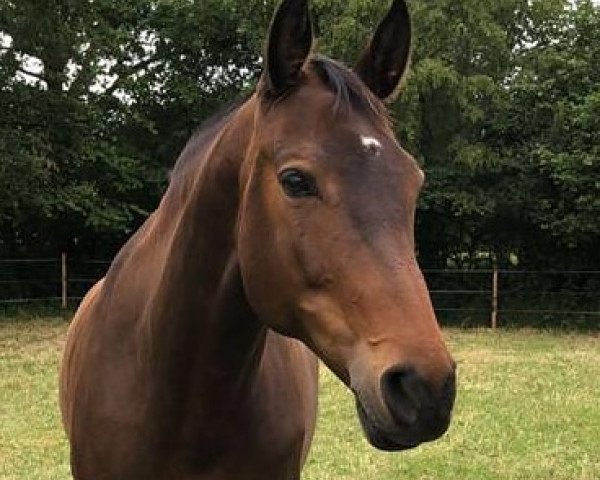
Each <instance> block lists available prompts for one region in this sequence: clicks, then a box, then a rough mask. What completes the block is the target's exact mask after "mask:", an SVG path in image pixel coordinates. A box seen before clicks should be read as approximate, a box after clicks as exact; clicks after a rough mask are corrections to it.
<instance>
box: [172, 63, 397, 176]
mask: <svg viewBox="0 0 600 480" xmlns="http://www.w3.org/2000/svg"><path fill="white" fill-rule="evenodd" d="M308 66H309V68H311V69H312V70H313V71H314V72H315V73H316V74H317V76H318V77H319V78H320V80H321V81H322V82H323V84H324V85H325V86H326V87H327V88H328V89H329V90H330V91H331V92H332V93H334V94H335V98H336V100H335V103H334V104H333V106H332V108H333V109H334V112H335V113H337V112H339V111H340V110H342V109H345V110H346V111H351V110H358V111H360V112H361V113H363V114H365V115H368V116H369V118H370V119H371V120H372V121H374V122H375V123H377V124H379V125H382V126H385V127H390V125H391V123H392V122H391V119H390V116H389V113H388V111H387V109H386V107H385V105H384V104H383V103H382V102H381V100H379V99H378V98H377V97H376V96H375V95H374V94H373V93H372V92H371V90H369V88H368V87H367V86H366V85H365V84H364V83H363V82H362V80H361V79H360V78H359V77H358V75H356V73H354V72H353V71H352V70H351V69H349V68H348V67H346V66H345V65H343V64H342V63H340V62H337V61H335V60H332V59H330V58H328V57H325V56H323V55H314V56H312V57H311V58H310V59H309V60H308ZM253 93H254V91H252V92H250V93H249V94H248V95H245V96H242V97H240V98H237V99H235V100H234V101H232V102H230V103H228V104H227V105H225V106H224V107H222V108H221V109H220V110H218V111H217V112H216V113H214V114H213V115H211V116H210V117H208V119H206V120H205V121H204V122H203V123H202V124H201V125H200V127H198V128H197V129H196V132H195V133H194V134H193V135H192V137H191V138H190V139H189V141H188V143H187V144H186V146H185V147H184V149H183V151H182V152H181V154H180V155H179V158H178V159H177V161H176V162H175V165H174V167H173V170H172V171H171V173H170V175H169V177H170V183H174V182H179V181H183V182H184V181H185V179H186V178H187V177H188V174H189V173H191V172H190V170H191V169H192V168H195V167H197V166H198V165H196V163H194V160H196V162H197V161H199V160H202V156H201V155H197V152H198V151H199V150H200V149H202V148H204V147H206V146H207V145H208V144H209V143H210V141H211V140H212V139H213V138H214V136H215V135H216V134H217V133H218V132H219V131H220V130H221V129H222V128H223V127H224V126H225V124H226V123H227V122H228V121H229V120H230V119H231V118H232V117H233V116H234V115H235V113H236V112H237V111H238V110H239V109H240V107H241V106H242V105H243V104H244V103H245V102H246V101H247V100H248V99H249V98H250V97H251V96H252V95H253ZM287 93H291V92H287ZM285 96H286V93H284V94H283V97H282V98H281V99H280V100H283V98H285ZM274 103H275V104H276V103H277V100H275V101H274Z"/></svg>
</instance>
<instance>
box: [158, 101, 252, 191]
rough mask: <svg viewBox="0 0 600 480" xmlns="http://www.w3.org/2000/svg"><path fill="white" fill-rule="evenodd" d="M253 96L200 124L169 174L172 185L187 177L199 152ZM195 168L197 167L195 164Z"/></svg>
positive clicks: (225, 107)
mask: <svg viewBox="0 0 600 480" xmlns="http://www.w3.org/2000/svg"><path fill="white" fill-rule="evenodd" d="M251 96H252V93H250V94H248V95H245V96H241V97H239V98H236V99H235V100H233V101H231V102H229V103H228V104H226V105H225V106H224V107H221V108H220V109H219V110H217V111H216V112H215V113H213V114H212V115H211V116H209V117H208V118H207V119H206V120H204V121H203V122H202V123H201V124H200V126H199V127H198V128H196V130H195V132H194V133H193V134H192V136H191V137H190V139H189V140H188V142H187V143H186V145H185V147H184V148H183V150H182V152H181V154H180V155H179V158H178V159H177V161H176V162H175V165H174V166H173V169H172V170H171V172H170V174H169V179H170V182H171V183H173V182H176V181H177V180H178V179H181V178H182V177H185V176H186V173H187V172H188V170H189V169H190V165H191V164H194V162H193V160H194V159H196V160H197V159H198V157H199V156H198V155H196V153H197V152H198V150H200V149H202V148H204V147H205V146H206V145H207V144H208V143H210V141H211V140H212V139H213V138H214V136H215V135H216V134H217V133H218V132H219V130H221V128H223V127H224V126H225V124H226V123H227V122H228V121H229V120H230V119H231V118H232V117H233V116H234V115H235V113H236V112H237V111H238V110H239V109H240V108H241V106H242V105H243V104H244V103H246V101H247V100H248V98H250V97H251ZM194 166H196V165H195V164H194Z"/></svg>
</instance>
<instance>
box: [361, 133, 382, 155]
mask: <svg viewBox="0 0 600 480" xmlns="http://www.w3.org/2000/svg"><path fill="white" fill-rule="evenodd" d="M360 141H361V143H362V144H363V147H365V150H366V151H367V152H368V153H371V154H373V155H376V156H379V155H381V151H382V150H383V146H382V145H381V142H380V141H379V140H377V139H376V138H373V137H366V136H364V135H361V136H360Z"/></svg>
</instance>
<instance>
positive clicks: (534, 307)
mask: <svg viewBox="0 0 600 480" xmlns="http://www.w3.org/2000/svg"><path fill="white" fill-rule="evenodd" d="M109 265H110V262H108V261H105V260H81V259H76V258H73V259H69V258H67V256H66V255H65V254H63V255H62V256H61V257H59V258H49V259H24V260H0V306H4V307H6V306H11V305H12V306H29V305H35V304H40V303H42V304H50V305H54V306H60V307H62V308H68V307H74V306H76V305H77V304H78V302H79V301H80V300H81V299H82V298H83V296H84V295H85V292H86V291H87V290H88V289H89V288H90V287H91V286H92V285H93V284H94V283H95V282H96V281H97V280H98V279H99V278H101V277H102V276H103V275H104V274H105V272H106V270H107V269H108V267H109ZM424 274H425V277H426V279H427V283H428V285H429V288H430V293H431V298H432V301H433V305H434V308H435V310H436V312H437V315H438V318H439V319H440V320H441V322H442V323H443V324H453V325H461V326H482V325H489V326H491V327H492V328H496V327H497V326H499V325H530V326H560V327H592V328H600V271H519V270H498V269H494V270H425V271H424Z"/></svg>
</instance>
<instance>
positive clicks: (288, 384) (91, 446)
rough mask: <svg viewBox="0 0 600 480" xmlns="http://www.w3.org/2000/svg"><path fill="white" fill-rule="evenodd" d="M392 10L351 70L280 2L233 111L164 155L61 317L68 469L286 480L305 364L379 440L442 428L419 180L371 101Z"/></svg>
mask: <svg viewBox="0 0 600 480" xmlns="http://www.w3.org/2000/svg"><path fill="white" fill-rule="evenodd" d="M410 44H411V21H410V17H409V12H408V9H407V5H406V4H405V2H404V1H403V0H394V1H393V4H392V6H391V8H390V10H389V12H388V13H387V15H386V16H385V18H384V19H383V21H382V22H381V23H380V24H379V26H378V27H377V29H376V31H375V34H374V36H373V37H372V39H371V40H370V41H369V42H368V44H367V47H366V48H365V50H364V52H363V53H362V55H361V56H360V58H359V60H358V62H357V64H356V66H355V67H354V68H353V69H350V68H348V67H346V66H344V65H343V64H341V63H339V62H336V61H334V60H331V59H329V58H327V57H325V56H321V55H319V54H317V53H314V52H313V51H312V50H313V30H312V24H311V20H310V13H309V5H308V0H283V2H282V3H281V4H280V5H279V8H278V9H277V10H276V13H275V14H274V17H273V20H272V22H271V26H270V29H269V32H268V38H267V43H266V51H265V55H264V68H263V73H262V74H261V76H260V78H259V80H258V82H257V85H256V88H255V89H254V91H253V93H252V94H251V95H249V96H248V97H247V98H246V99H245V100H244V101H243V102H240V103H239V104H238V105H236V106H235V107H233V108H230V109H229V110H227V111H225V112H222V113H221V114H219V115H217V116H216V117H215V118H213V119H212V121H210V122H209V123H208V124H206V125H205V126H204V127H203V128H202V129H201V130H200V131H199V133H197V134H196V135H195V136H193V137H192V138H191V139H190V141H189V143H188V144H187V146H186V147H185V148H184V150H183V152H182V153H181V155H180V157H179V159H178V161H177V163H176V165H175V167H174V170H173V172H172V176H171V179H170V183H169V186H168V188H167V190H166V193H165V194H164V196H163V198H162V199H161V201H160V204H159V206H158V207H157V209H156V210H155V211H154V213H152V214H151V215H150V216H149V217H148V219H147V220H146V222H145V223H144V224H143V225H142V227H141V228H140V229H139V230H138V231H137V232H136V233H135V234H134V235H133V236H132V237H131V238H130V239H129V241H128V242H127V243H126V244H125V245H124V247H123V248H122V249H121V250H120V252H119V253H118V254H117V256H116V257H115V259H114V260H113V262H112V264H111V266H110V268H109V270H108V272H107V274H106V276H105V277H104V278H103V279H102V280H100V281H99V282H98V283H97V284H96V285H95V286H94V287H92V289H91V290H90V291H89V292H88V294H87V295H86V297H85V298H84V300H83V301H82V303H81V305H80V307H79V309H78V310H77V312H76V314H75V316H74V318H73V321H72V323H71V325H70V327H69V331H68V334H67V340H66V345H65V351H64V355H63V360H62V366H61V374H60V375H61V377H60V382H59V383H60V388H59V389H60V407H61V412H62V419H63V424H64V427H65V430H66V433H67V437H68V440H69V442H70V448H71V450H70V452H71V454H70V461H71V469H72V473H73V477H74V479H75V480H142V479H143V480H173V479H177V480H192V479H194V480H200V479H202V480H206V479H211V480H233V479H236V480H240V479H243V480H258V479H260V480H264V479H269V480H294V479H299V478H300V475H301V470H302V467H303V465H304V463H305V460H306V458H307V454H308V450H309V446H310V443H311V440H312V437H313V433H314V429H315V422H316V414H317V394H318V363H319V360H320V361H321V362H322V363H324V364H325V365H326V366H327V367H328V368H329V369H330V370H331V371H332V372H333V373H334V374H335V375H336V376H337V377H338V378H339V379H340V380H341V381H342V382H343V383H344V384H345V385H346V386H347V387H348V389H349V390H350V391H351V392H352V394H353V395H354V398H355V400H356V405H357V415H358V418H359V420H360V423H361V425H362V427H363V430H364V433H365V435H366V437H367V439H368V441H369V442H370V443H371V444H372V445H373V446H374V447H376V448H378V449H381V450H385V451H400V450H405V449H409V448H413V447H415V446H417V445H419V444H421V443H423V442H427V441H432V440H434V439H437V438H439V437H440V436H442V435H443V434H444V433H445V431H446V430H447V428H448V426H449V423H450V419H451V412H452V409H453V403H454V398H455V377H456V373H455V370H456V368H455V363H454V362H453V360H452V357H451V355H450V353H449V352H448V349H447V348H446V345H445V343H444V340H443V336H442V333H441V330H440V328H439V326H438V323H437V320H436V317H435V314H434V310H433V307H432V304H431V301H430V297H429V293H428V290H427V286H426V283H425V281H424V279H423V276H422V273H421V271H420V269H419V266H418V264H417V261H416V254H415V240H414V234H413V230H414V216H415V210H416V201H417V197H418V193H419V191H420V189H421V188H422V185H423V181H424V175H423V173H422V171H421V170H420V169H419V167H418V165H417V163H416V161H415V159H414V158H413V157H412V156H411V155H410V154H409V153H407V152H406V151H405V150H403V149H402V147H401V146H400V144H399V142H398V141H397V139H396V138H395V136H394V132H393V129H392V124H391V121H390V117H389V115H388V113H387V109H386V107H385V104H384V101H385V100H387V99H389V98H391V97H393V96H394V95H395V92H396V89H397V86H398V85H399V83H400V82H401V79H402V77H403V76H404V74H405V72H406V70H407V68H408V63H409V56H410Z"/></svg>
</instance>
